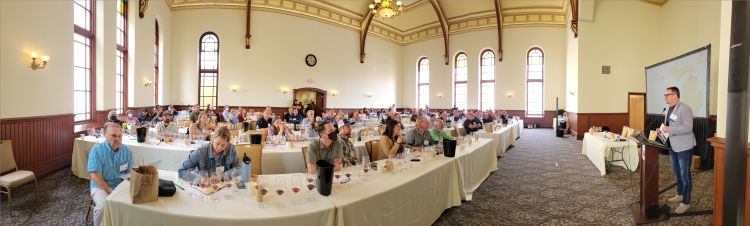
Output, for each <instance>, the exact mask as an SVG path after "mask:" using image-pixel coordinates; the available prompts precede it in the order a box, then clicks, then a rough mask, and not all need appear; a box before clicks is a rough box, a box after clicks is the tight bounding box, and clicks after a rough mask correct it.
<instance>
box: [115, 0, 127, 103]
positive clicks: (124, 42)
mask: <svg viewBox="0 0 750 226" xmlns="http://www.w3.org/2000/svg"><path fill="white" fill-rule="evenodd" d="M117 1H118V3H119V2H120V1H122V4H123V11H122V18H123V27H122V45H120V44H119V43H117V40H115V46H116V49H115V51H116V52H117V51H119V52H120V53H121V54H122V62H121V63H122V66H121V68H120V70H121V71H120V72H119V73H120V75H117V73H118V72H117V71H115V79H121V82H120V88H121V91H120V93H118V92H117V87H115V95H118V94H119V95H122V103H120V105H121V106H115V111H117V113H118V114H124V113H125V112H126V111H127V110H128V47H129V43H128V25H129V21H128V16H129V13H128V5H129V1H128V0H117ZM118 7H119V5H118ZM115 14H119V12H115ZM116 16H120V15H116ZM115 23H117V21H116V20H115ZM115 32H119V31H118V30H117V24H115ZM116 36H117V35H116V34H115V37H116ZM115 58H117V54H115ZM116 60H119V59H116ZM117 76H121V77H119V78H118V77H117ZM115 84H117V82H115ZM115 98H117V96H115ZM115 105H117V101H115ZM118 110H119V111H118Z"/></svg>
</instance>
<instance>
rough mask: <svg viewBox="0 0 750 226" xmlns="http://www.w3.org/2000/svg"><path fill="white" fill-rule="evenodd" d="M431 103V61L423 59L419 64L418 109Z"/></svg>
mask: <svg viewBox="0 0 750 226" xmlns="http://www.w3.org/2000/svg"><path fill="white" fill-rule="evenodd" d="M429 103H430V60H429V59H427V57H422V58H421V59H419V62H418V63H417V107H418V108H421V107H424V106H425V105H427V104H429Z"/></svg>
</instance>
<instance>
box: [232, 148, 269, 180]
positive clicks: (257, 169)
mask: <svg viewBox="0 0 750 226" xmlns="http://www.w3.org/2000/svg"><path fill="white" fill-rule="evenodd" d="M234 149H235V150H236V151H237V158H239V159H240V161H242V157H244V156H245V154H247V157H250V162H251V163H250V167H251V169H250V174H252V175H262V174H263V170H262V169H263V168H262V161H261V160H263V145H248V144H242V145H236V146H234Z"/></svg>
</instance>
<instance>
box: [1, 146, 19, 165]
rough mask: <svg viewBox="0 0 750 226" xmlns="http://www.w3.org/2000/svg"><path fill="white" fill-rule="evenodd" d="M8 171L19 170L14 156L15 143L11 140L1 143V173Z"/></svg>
mask: <svg viewBox="0 0 750 226" xmlns="http://www.w3.org/2000/svg"><path fill="white" fill-rule="evenodd" d="M8 170H18V168H16V159H15V157H14V156H13V143H12V142H11V141H10V140H2V141H0V173H4V172H7V171H8Z"/></svg>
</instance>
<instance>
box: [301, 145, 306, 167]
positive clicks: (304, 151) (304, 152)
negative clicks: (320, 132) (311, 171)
mask: <svg viewBox="0 0 750 226" xmlns="http://www.w3.org/2000/svg"><path fill="white" fill-rule="evenodd" d="M302 164H303V165H305V169H307V147H302Z"/></svg>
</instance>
